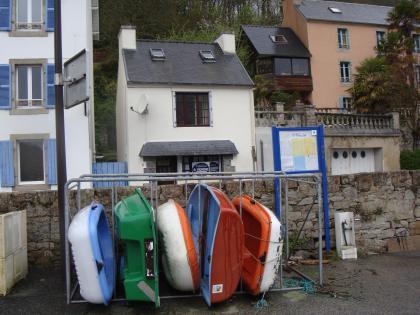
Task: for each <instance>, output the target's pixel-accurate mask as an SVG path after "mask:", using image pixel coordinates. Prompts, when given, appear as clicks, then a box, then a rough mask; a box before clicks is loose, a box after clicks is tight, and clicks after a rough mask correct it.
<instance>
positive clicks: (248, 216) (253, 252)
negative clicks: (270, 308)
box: [233, 195, 283, 295]
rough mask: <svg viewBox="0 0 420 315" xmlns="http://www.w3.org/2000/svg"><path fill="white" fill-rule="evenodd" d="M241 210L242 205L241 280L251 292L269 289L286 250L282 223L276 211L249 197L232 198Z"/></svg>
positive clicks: (256, 292) (255, 293)
mask: <svg viewBox="0 0 420 315" xmlns="http://www.w3.org/2000/svg"><path fill="white" fill-rule="evenodd" d="M233 204H234V205H235V207H236V209H237V210H238V212H239V211H240V208H241V206H242V222H243V225H244V229H245V249H244V262H243V267H242V280H243V284H244V286H245V289H246V290H247V292H248V293H250V294H252V295H257V294H259V293H261V292H266V291H268V290H269V289H270V287H271V286H272V285H273V283H274V280H275V277H276V274H277V272H278V269H279V265H280V257H281V252H282V249H283V241H282V239H281V224H280V221H279V220H278V219H277V217H276V216H275V215H274V213H273V212H272V211H271V210H270V209H268V208H267V207H265V206H264V205H262V204H260V203H259V202H256V201H255V200H253V199H252V198H251V197H250V196H246V195H244V196H242V198H241V197H239V196H238V197H236V198H234V199H233Z"/></svg>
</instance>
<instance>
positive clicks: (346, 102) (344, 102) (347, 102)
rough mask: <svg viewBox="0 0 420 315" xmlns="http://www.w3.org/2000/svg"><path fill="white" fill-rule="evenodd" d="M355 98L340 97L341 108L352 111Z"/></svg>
mask: <svg viewBox="0 0 420 315" xmlns="http://www.w3.org/2000/svg"><path fill="white" fill-rule="evenodd" d="M352 101H353V99H352V98H351V97H347V96H343V97H341V99H340V109H341V110H343V111H347V112H350V111H351V105H352Z"/></svg>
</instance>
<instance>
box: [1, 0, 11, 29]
mask: <svg viewBox="0 0 420 315" xmlns="http://www.w3.org/2000/svg"><path fill="white" fill-rule="evenodd" d="M11 7H12V0H0V31H10V30H11V29H12V28H11V23H10V22H11V16H12V10H11Z"/></svg>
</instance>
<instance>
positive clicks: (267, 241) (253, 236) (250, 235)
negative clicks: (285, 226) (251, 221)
mask: <svg viewBox="0 0 420 315" xmlns="http://www.w3.org/2000/svg"><path fill="white" fill-rule="evenodd" d="M245 235H246V236H249V237H252V238H255V239H257V240H259V241H261V242H266V243H273V244H282V243H283V240H281V241H278V242H276V241H270V240H265V239H262V238H260V237H258V236H255V235H252V234H249V233H245Z"/></svg>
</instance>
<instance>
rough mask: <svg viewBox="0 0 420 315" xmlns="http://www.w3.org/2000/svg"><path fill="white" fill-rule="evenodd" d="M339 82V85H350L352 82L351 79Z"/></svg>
mask: <svg viewBox="0 0 420 315" xmlns="http://www.w3.org/2000/svg"><path fill="white" fill-rule="evenodd" d="M340 83H341V85H343V86H349V85H352V84H353V82H352V81H346V82H343V81H341V82H340Z"/></svg>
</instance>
